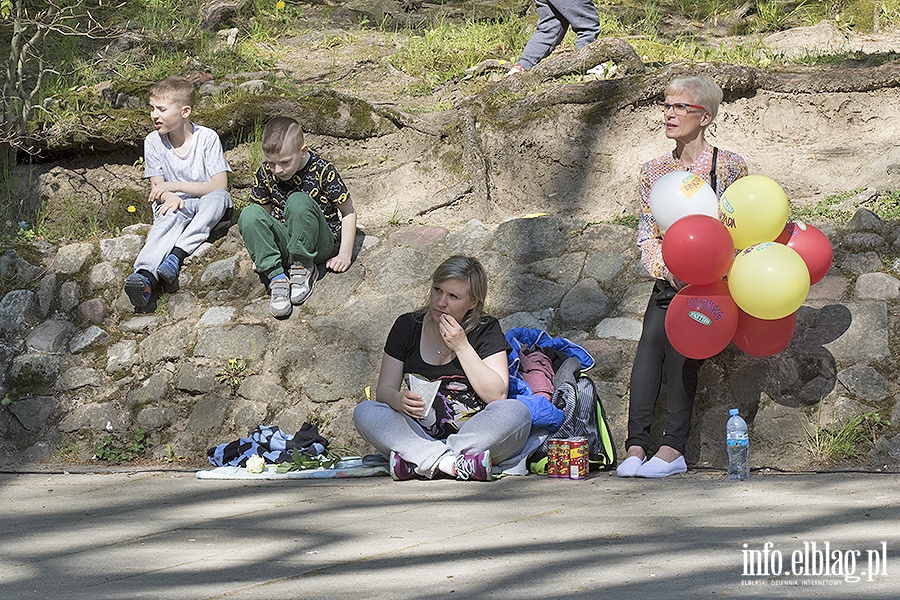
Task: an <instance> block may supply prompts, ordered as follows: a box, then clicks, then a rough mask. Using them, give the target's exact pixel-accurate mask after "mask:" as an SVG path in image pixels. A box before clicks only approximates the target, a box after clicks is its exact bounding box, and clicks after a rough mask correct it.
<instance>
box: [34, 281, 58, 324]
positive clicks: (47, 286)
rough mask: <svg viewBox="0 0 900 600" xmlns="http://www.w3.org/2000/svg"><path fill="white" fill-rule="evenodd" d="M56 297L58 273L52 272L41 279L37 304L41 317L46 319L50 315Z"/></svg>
mask: <svg viewBox="0 0 900 600" xmlns="http://www.w3.org/2000/svg"><path fill="white" fill-rule="evenodd" d="M55 296H56V273H53V272H50V273H48V274H47V276H46V277H44V278H43V279H41V284H40V285H39V286H38V289H37V303H38V308H39V309H40V311H41V316H44V317H46V316H47V315H48V314H49V313H50V307H51V306H52V305H53V298H54V297H55Z"/></svg>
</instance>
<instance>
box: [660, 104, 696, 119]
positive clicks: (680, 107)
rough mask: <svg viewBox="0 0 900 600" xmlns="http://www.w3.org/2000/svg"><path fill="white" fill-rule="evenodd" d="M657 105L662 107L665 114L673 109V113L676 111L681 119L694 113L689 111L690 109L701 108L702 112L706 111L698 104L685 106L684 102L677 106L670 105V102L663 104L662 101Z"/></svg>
mask: <svg viewBox="0 0 900 600" xmlns="http://www.w3.org/2000/svg"><path fill="white" fill-rule="evenodd" d="M656 105H657V106H661V107H662V109H663V112H666V111H668V110H669V109H670V108H671V109H672V111H674V113H675V114H676V115H677V116H679V117H683V116H684V115H686V114H688V113H689V112H692V111H690V110H688V109H689V108H699V109H700V110H706V107H705V106H698V105H697V104H685V103H684V102H676V103H675V104H669V103H668V102H663V101H662V100H660V101H659V102H657V103H656Z"/></svg>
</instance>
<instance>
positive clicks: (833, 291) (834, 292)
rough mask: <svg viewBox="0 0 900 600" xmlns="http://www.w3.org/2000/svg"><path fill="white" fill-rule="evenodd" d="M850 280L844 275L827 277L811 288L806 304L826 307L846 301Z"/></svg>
mask: <svg viewBox="0 0 900 600" xmlns="http://www.w3.org/2000/svg"><path fill="white" fill-rule="evenodd" d="M849 284H850V280H849V279H848V278H846V277H844V276H843V275H826V276H825V277H823V278H822V279H821V280H819V282H818V283H814V284H813V285H812V286H810V288H809V293H808V294H807V295H806V302H805V303H806V304H810V305H812V306H819V307H821V306H824V305H825V304H831V303H833V302H840V301H841V300H843V299H844V296H845V294H846V291H847V286H848V285H849Z"/></svg>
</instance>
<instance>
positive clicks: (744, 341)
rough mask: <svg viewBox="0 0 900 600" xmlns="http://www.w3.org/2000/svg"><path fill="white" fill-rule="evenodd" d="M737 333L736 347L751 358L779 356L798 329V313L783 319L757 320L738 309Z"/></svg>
mask: <svg viewBox="0 0 900 600" xmlns="http://www.w3.org/2000/svg"><path fill="white" fill-rule="evenodd" d="M738 310H739V311H740V314H739V315H738V324H737V331H735V332H734V339H733V340H732V341H733V342H734V345H735V346H737V347H738V348H740V349H741V350H742V351H744V352H746V353H747V354H749V355H750V356H772V355H773V354H778V353H779V352H781V351H782V350H784V349H785V348H787V346H788V344H790V343H791V339H792V338H793V337H794V330H795V329H796V328H797V313H791V314H789V315H788V316H786V317H784V318H781V319H774V320H771V321H770V320H766V319H757V318H756V317H754V316H751V315H748V314H747V313H745V312H744V311H742V310H740V309H738Z"/></svg>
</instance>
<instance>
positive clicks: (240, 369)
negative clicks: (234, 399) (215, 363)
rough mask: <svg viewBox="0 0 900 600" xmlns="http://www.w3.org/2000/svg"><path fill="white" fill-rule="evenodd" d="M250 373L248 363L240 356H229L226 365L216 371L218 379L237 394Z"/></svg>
mask: <svg viewBox="0 0 900 600" xmlns="http://www.w3.org/2000/svg"><path fill="white" fill-rule="evenodd" d="M248 374H249V373H248V372H247V363H245V362H244V361H243V360H241V359H240V358H229V359H228V362H227V363H226V364H225V366H224V367H222V368H221V369H219V370H218V371H216V381H218V382H219V383H224V384H226V385H227V386H229V387H230V388H231V393H232V394H235V393H237V390H238V388H239V387H241V383H242V382H243V381H244V379H245V378H246V377H247V375H248Z"/></svg>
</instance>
